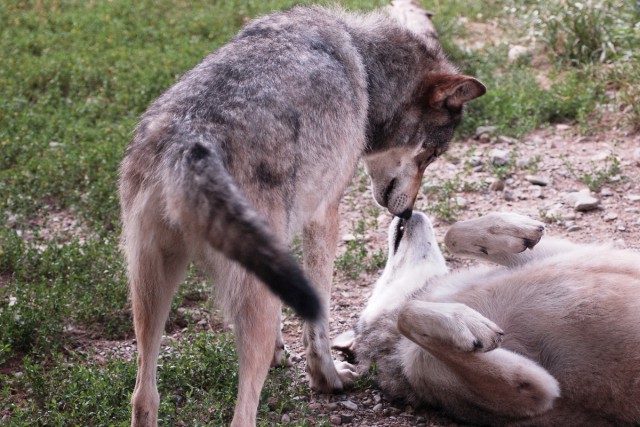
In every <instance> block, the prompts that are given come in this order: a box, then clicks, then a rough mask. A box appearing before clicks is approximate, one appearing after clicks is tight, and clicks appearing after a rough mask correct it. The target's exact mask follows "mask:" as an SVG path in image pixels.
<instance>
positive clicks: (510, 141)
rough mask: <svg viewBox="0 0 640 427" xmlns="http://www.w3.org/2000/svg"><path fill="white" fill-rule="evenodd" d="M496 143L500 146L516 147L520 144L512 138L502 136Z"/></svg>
mask: <svg viewBox="0 0 640 427" xmlns="http://www.w3.org/2000/svg"><path fill="white" fill-rule="evenodd" d="M496 142H498V143H500V144H509V145H515V144H517V143H518V140H517V139H515V138H511V137H510V136H505V135H500V136H498V139H497V140H496Z"/></svg>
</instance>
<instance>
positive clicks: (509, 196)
mask: <svg viewBox="0 0 640 427" xmlns="http://www.w3.org/2000/svg"><path fill="white" fill-rule="evenodd" d="M502 197H503V198H504V199H505V200H506V201H507V202H513V200H514V195H513V192H512V191H509V190H504V191H503V192H502Z"/></svg>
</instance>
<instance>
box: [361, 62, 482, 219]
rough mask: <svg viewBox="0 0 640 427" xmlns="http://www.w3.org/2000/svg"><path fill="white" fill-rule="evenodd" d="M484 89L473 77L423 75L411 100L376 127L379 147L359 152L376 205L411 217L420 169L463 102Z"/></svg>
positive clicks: (437, 149)
mask: <svg viewBox="0 0 640 427" xmlns="http://www.w3.org/2000/svg"><path fill="white" fill-rule="evenodd" d="M485 92H486V88H485V86H484V85H483V84H482V83H480V82H479V81H478V80H476V79H475V78H473V77H469V76H465V75H461V74H436V75H431V76H428V77H427V80H426V81H425V82H424V86H423V87H422V88H421V89H420V91H419V94H418V96H417V99H415V100H414V103H413V105H411V106H408V107H407V108H406V109H405V110H404V111H403V112H402V114H398V115H397V116H396V117H394V119H393V120H391V121H390V122H388V123H386V124H385V126H384V129H380V130H378V131H377V132H376V135H377V137H379V138H380V139H383V140H384V144H378V146H382V145H384V147H385V149H382V150H378V151H375V152H373V153H370V154H367V155H365V157H364V163H365V168H366V170H367V173H368V174H369V177H370V178H371V185H372V191H373V197H374V198H375V200H376V202H378V204H380V205H381V206H382V207H386V208H387V209H388V210H389V212H390V213H392V214H393V215H397V216H400V217H403V218H405V219H406V218H408V217H409V216H411V210H412V209H413V204H414V202H415V200H416V197H417V195H418V190H419V189H420V183H421V181H422V174H423V173H424V170H425V168H426V167H427V166H428V165H429V164H430V163H431V162H432V161H433V160H435V159H436V158H437V157H438V156H439V155H440V154H442V153H443V152H445V151H446V149H447V147H448V144H449V141H450V140H451V137H452V136H453V132H454V131H455V129H456V127H457V126H458V124H459V123H460V121H461V120H462V111H463V107H464V104H465V103H466V102H468V101H470V100H472V99H474V98H477V97H479V96H481V95H483V94H484V93H485Z"/></svg>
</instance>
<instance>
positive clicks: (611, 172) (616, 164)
mask: <svg viewBox="0 0 640 427" xmlns="http://www.w3.org/2000/svg"><path fill="white" fill-rule="evenodd" d="M564 166H565V167H566V168H567V170H568V171H569V173H570V174H571V175H572V176H573V177H574V178H575V179H577V180H578V181H581V182H583V183H584V184H585V185H586V186H587V187H588V188H589V190H591V191H593V192H598V191H600V189H601V188H602V186H603V185H605V184H610V183H614V182H617V181H620V180H621V177H620V172H621V171H622V170H621V168H620V160H618V158H617V157H616V156H615V155H613V154H612V155H609V156H607V157H606V158H605V159H604V164H603V166H602V167H598V166H597V165H596V164H595V163H594V162H591V163H590V167H589V170H588V171H587V172H577V171H576V170H575V169H574V167H573V165H571V163H569V161H568V160H567V159H566V158H565V159H564Z"/></svg>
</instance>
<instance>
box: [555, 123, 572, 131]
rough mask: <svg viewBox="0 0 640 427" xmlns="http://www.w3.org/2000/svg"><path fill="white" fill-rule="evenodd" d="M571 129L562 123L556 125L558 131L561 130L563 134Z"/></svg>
mask: <svg viewBox="0 0 640 427" xmlns="http://www.w3.org/2000/svg"><path fill="white" fill-rule="evenodd" d="M569 129H571V126H569V125H565V124H562V123H560V124H558V125H556V130H559V131H561V132H562V131H565V130H569Z"/></svg>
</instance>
